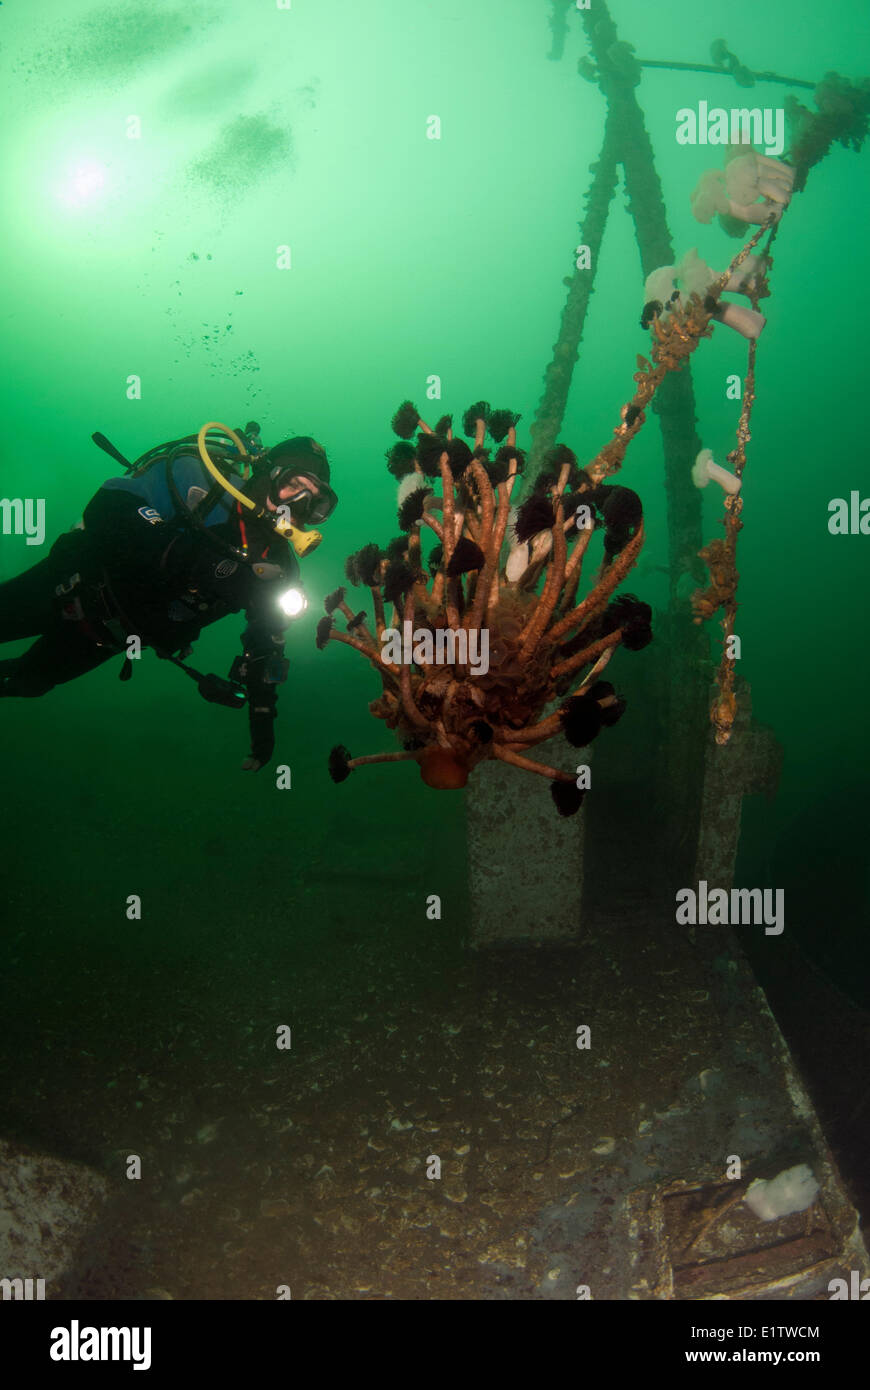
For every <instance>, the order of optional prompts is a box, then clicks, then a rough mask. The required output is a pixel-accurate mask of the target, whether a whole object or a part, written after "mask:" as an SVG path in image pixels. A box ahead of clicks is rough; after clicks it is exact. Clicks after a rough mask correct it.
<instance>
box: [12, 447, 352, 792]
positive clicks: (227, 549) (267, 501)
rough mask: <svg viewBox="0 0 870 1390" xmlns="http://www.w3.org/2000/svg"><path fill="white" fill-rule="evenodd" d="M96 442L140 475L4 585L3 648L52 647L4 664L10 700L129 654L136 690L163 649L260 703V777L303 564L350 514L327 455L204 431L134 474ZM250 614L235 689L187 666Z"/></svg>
mask: <svg viewBox="0 0 870 1390" xmlns="http://www.w3.org/2000/svg"><path fill="white" fill-rule="evenodd" d="M92 437H93V440H94V442H95V443H96V444H98V445H99V447H100V448H101V449H104V450H105V452H106V453H108V454H110V455H111V456H112V457H113V458H114V459H116V460H117V461H118V462H119V463H121V464H123V465H124V467H125V469H126V476H124V477H113V478H109V479H108V480H107V481H106V482H105V483H104V484H103V485H102V487H101V488H100V489H99V490H98V491H97V493H96V494H95V495H94V497H92V498H91V500H90V502H89V503H88V505H87V506H86V508H85V510H84V515H83V520H82V522H81V523H80V524H79V525H78V526H77V527H74V528H73V529H72V530H71V531H68V532H66V533H65V534H64V535H62V536H60V537H59V538H58V539H57V540H56V541H55V543H54V545H53V546H52V547H51V550H50V552H49V554H48V555H47V556H46V558H45V559H44V560H42V561H40V562H39V563H38V564H36V565H34V566H33V567H32V568H31V569H29V570H27V571H25V573H24V574H20V575H18V576H17V577H16V578H15V579H10V580H8V581H7V582H6V583H3V584H0V642H13V641H16V640H20V639H21V638H25V637H37V639H38V640H37V641H36V642H35V643H34V644H33V646H31V647H30V648H29V649H28V650H27V651H26V652H24V653H23V654H22V655H21V656H18V657H14V658H12V659H9V660H0V696H19V697H24V698H33V697H36V696H40V695H45V694H47V692H48V691H49V690H52V689H53V688H54V687H55V686H56V685H62V684H64V683H65V682H67V681H71V680H75V679H76V678H77V677H78V676H82V675H84V674H85V673H86V672H88V671H92V670H94V669H95V668H96V667H98V666H101V665H102V664H103V663H104V662H106V661H109V660H110V659H111V658H112V657H113V656H115V655H118V654H120V653H123V654H124V660H123V663H122V667H121V672H120V677H121V679H122V680H128V679H129V678H130V677H131V676H132V674H133V660H132V659H131V658H133V657H136V656H138V655H139V654H140V651H141V649H142V648H145V647H151V648H152V649H153V650H154V651H155V652H156V653H157V655H158V656H159V657H162V658H164V659H167V660H169V661H172V662H173V663H174V664H175V665H176V666H179V667H180V668H181V669H182V670H183V671H184V672H185V673H186V674H187V675H188V676H190V677H191V678H192V679H193V680H195V681H196V682H197V685H198V688H199V692H200V694H201V695H202V696H203V697H204V698H205V699H206V700H210V701H212V702H214V703H217V704H223V705H227V706H229V707H231V708H236V709H240V708H243V707H244V705H245V704H246V703H247V706H248V722H249V727H250V737H251V746H250V753H249V756H248V757H247V758H246V760H245V761H244V762H243V764H242V767H243V769H244V770H245V771H258V770H259V769H260V768H262V767H264V766H265V765H266V763H267V762H268V761H269V759H270V758H271V756H272V752H273V749H274V729H273V724H274V719H275V716H276V713H277V687H278V685H280V684H282V683H283V682H284V681H285V680H286V677H287V670H288V666H289V663H288V661H287V660H286V658H285V656H284V630H285V629H286V627H287V626H288V624H289V622H290V619H291V618H292V617H294V616H295V615H296V614H297V613H299V612H301V611H302V610H303V609H304V608H305V606H306V603H305V598H304V596H303V593H302V591H301V588H300V587H299V583H298V579H299V563H298V560H297V558H296V556H297V555H304V554H305V553H307V552H308V551H310V550H312V549H314V547H315V546H316V545H317V544H319V542H320V539H321V536H320V533H319V532H318V531H316V530H312V529H308V528H310V526H311V525H312V524H315V525H316V524H318V523H320V522H322V521H325V520H326V518H327V517H328V516H330V515H331V513H332V512H333V511H334V509H335V507H336V505H337V500H338V499H337V498H336V495H335V493H334V492H333V490H332V488H331V487H330V485H329V476H330V472H329V461H328V459H327V457H326V453H325V451H324V449H323V447H322V445H320V444H318V443H317V442H316V440H314V439H312V438H310V437H309V436H299V437H295V438H289V439H285V440H282V442H281V443H280V444H275V445H273V446H272V448H270V449H266V448H264V447H263V446H262V445H261V443H260V439H259V426H258V425H257V424H256V422H254V421H251V422H250V423H249V424H248V425H246V426H245V429H244V430H239V431H234V430H231V429H228V428H227V427H226V426H225V425H219V424H216V423H213V422H212V423H209V424H207V425H203V426H202V428H201V429H200V431H199V433H198V434H197V435H187V436H185V437H184V438H182V439H177V440H171V441H170V442H169V443H166V444H160V445H157V446H156V447H155V448H153V449H149V450H148V452H147V453H146V454H143V455H142V456H141V457H140V458H139V459H137V460H136V461H135V463H132V464H131V463H128V462H127V460H126V459H125V458H124V457H123V455H122V454H120V453H119V452H118V450H117V449H115V447H114V445H112V444H111V443H110V442H109V440H108V439H106V437H105V435H102V434H95V435H93V436H92ZM216 460H217V462H216ZM294 552H295V553H294ZM241 611H244V613H245V617H246V620H247V625H246V627H245V630H244V632H243V634H242V652H241V655H239V656H237V657H236V659H235V661H234V662H233V665H232V668H231V670H230V673H229V678H228V679H227V680H223V679H221V678H220V677H218V676H215V675H203V674H202V673H201V672H199V671H197V670H195V669H194V668H193V667H191V666H189V665H187V664H186V662H185V660H184V658H186V657H187V656H189V655H190V652H191V649H192V644H193V643H194V642H195V641H196V639H197V637H198V636H199V634H200V632H201V630H202V629H203V628H204V627H206V626H208V625H209V624H211V623H214V622H217V621H218V619H220V618H223V617H225V616H226V615H227V614H229V613H238V612H241Z"/></svg>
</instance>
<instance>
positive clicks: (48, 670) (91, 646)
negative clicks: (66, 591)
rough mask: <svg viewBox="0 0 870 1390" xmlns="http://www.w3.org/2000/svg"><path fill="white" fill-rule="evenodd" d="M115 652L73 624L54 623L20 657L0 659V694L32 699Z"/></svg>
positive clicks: (97, 663) (101, 662) (93, 667)
mask: <svg viewBox="0 0 870 1390" xmlns="http://www.w3.org/2000/svg"><path fill="white" fill-rule="evenodd" d="M116 655H117V653H116V652H114V651H112V649H111V648H109V647H98V646H97V645H96V643H95V642H92V641H90V639H89V638H87V637H85V635H84V634H83V633H82V632H81V631H79V627H78V624H77V623H70V624H69V625H68V626H61V625H60V624H56V625H55V626H54V627H53V628H52V629H51V631H50V632H47V633H46V634H45V636H44V637H40V639H39V641H38V642H34V644H33V646H32V647H29V648H28V650H27V651H26V652H24V654H23V655H22V656H19V657H17V658H16V659H14V660H12V661H3V662H0V696H16V697H18V698H20V699H30V700H32V699H36V698H38V697H39V696H40V695H47V694H48V692H49V690H53V689H54V687H55V686H56V685H64V684H65V683H66V682H67V681H73V680H76V678H77V677H78V676H84V675H86V674H87V672H88V671H93V670H95V669H96V667H97V666H102V665H103V663H104V662H105V661H109V660H111V658H112V657H113V656H116Z"/></svg>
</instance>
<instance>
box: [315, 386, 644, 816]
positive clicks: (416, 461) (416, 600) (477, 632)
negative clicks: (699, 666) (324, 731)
mask: <svg viewBox="0 0 870 1390" xmlns="http://www.w3.org/2000/svg"><path fill="white" fill-rule="evenodd" d="M638 414H639V412H638ZM518 418H519V417H518V416H517V415H515V414H514V413H513V412H512V411H509V410H491V409H490V407H489V405H488V404H487V403H486V402H485V401H478V402H476V403H475V404H474V405H473V406H471V407H470V408H469V409H468V410H467V411H466V412H465V414H464V416H463V421H462V429H463V432H464V434H465V436H466V437H465V439H463V438H462V437H461V435H459V434H457V433H454V430H453V422H452V418H451V417H450V416H444V417H443V418H442V419H440V420H439V421H438V422H437V423H436V424H435V426H434V427H430V426H429V425H428V424H426V422H425V421H423V420H421V419H420V417H419V414H418V411H417V409H416V407H415V406H414V405H412V404H411V402H409V401H406V402H405V403H404V405H402V406H401V407H400V408H399V410H398V411H397V413H396V415H395V417H394V419H393V422H392V424H393V429H394V431H395V433H396V434H397V435H398V436H399V439H398V442H397V443H396V444H394V445H393V447H392V448H391V449H390V450H389V451H388V453H387V464H388V468H389V470H390V472H391V473H392V474H393V475H394V476H395V477H396V478H397V479H399V482H400V486H399V512H398V523H399V527H400V530H401V534H400V535H398V536H397V537H396V538H395V539H394V540H393V541H391V542H390V544H389V545H388V546H387V547H386V549H383V550H382V549H381V548H380V547H379V546H378V545H376V544H374V543H372V544H369V545H365V546H363V547H362V549H361V550H359V551H358V552H356V554H354V555H351V556H350V557H349V559H348V561H347V565H346V577H347V579H348V581H349V582H350V583H351V584H352V585H356V586H363V587H365V588H367V589H368V590H369V593H370V596H371V603H372V613H373V617H372V619H371V620H369V618H368V616H367V613H366V612H365V611H363V612H359V613H354V611H353V609H352V608H351V606H350V605H349V604H348V603H347V602H346V591H345V589H344V588H341V589H338V590H336V591H335V593H333V594H330V595H329V597H328V598H327V600H326V604H325V607H326V617H325V618H322V619H321V621H320V624H319V625H318V634H317V642H318V646H319V647H321V648H322V647H324V646H325V645H326V643H327V642H328V641H339V642H343V643H345V644H346V645H348V646H351V647H353V648H355V650H357V651H358V652H359V653H360V654H361V655H362V656H363V657H365V659H366V660H367V661H369V662H370V664H371V665H372V666H373V667H374V669H375V670H376V671H377V672H378V675H379V676H380V678H381V683H382V691H381V694H380V695H379V696H378V698H377V699H375V700H373V701H372V703H371V704H370V706H369V708H370V711H371V713H372V714H373V715H374V716H375V717H376V718H378V719H382V720H384V722H385V723H386V724H387V726H388V727H389V728H391V729H394V730H395V731H396V733H397V734H398V736H399V738H400V740H401V742H402V745H403V747H402V750H401V751H396V752H390V753H380V754H374V755H372V756H367V757H358V758H354V757H351V755H350V753H349V752H348V750H347V749H346V748H344V747H343V746H338V747H336V748H334V749H333V750H332V753H331V755H330V773H331V776H332V778H333V780H334V781H336V782H339V781H343V780H344V779H345V777H347V776H348V774H349V773H350V772H351V771H352V770H353V769H354V768H356V767H359V766H361V765H363V764H365V763H371V762H398V761H402V760H413V761H415V762H416V763H417V764H418V765H419V768H420V773H421V776H422V778H423V780H424V782H425V783H426V784H427V785H428V786H430V787H436V788H439V789H450V788H458V787H462V786H464V785H465V783H466V781H467V780H468V777H469V774H470V773H471V771H472V770H473V769H474V767H475V766H476V765H477V764H478V763H480V762H483V761H484V760H487V759H492V758H494V759H497V760H499V761H501V762H505V763H509V764H510V765H511V766H513V767H516V768H519V769H521V770H522V771H525V772H529V773H534V774H536V775H538V776H542V777H546V778H548V779H549V781H550V782H551V791H552V795H553V799H554V802H555V804H556V807H557V809H558V810H559V812H560V814H562V815H572V814H573V813H574V812H575V811H576V810H577V809H578V808H579V806H580V803H581V801H582V799H583V790H582V789H580V788H578V786H577V785H576V779H575V776H574V774H573V773H567V772H563V771H561V770H560V769H558V768H555V767H550V766H548V765H547V764H546V763H543V762H539V761H537V760H535V759H533V758H532V757H530V756H529V754H530V752H531V751H532V750H533V749H535V748H536V747H537V746H538V745H539V744H543V743H544V742H546V740H547V739H549V738H552V737H553V736H554V735H556V734H559V733H563V734H564V735H565V736H566V737H567V739H568V740H569V742H571V743H572V744H573V745H574V746H575V747H585V746H586V745H588V744H589V743H591V741H592V740H593V739H594V738H595V737H596V736H597V734H598V733H599V732H600V731H601V729H602V728H604V727H605V726H607V725H610V724H614V723H616V721H617V720H618V719H619V718H620V716H621V714H622V712H623V710H624V708H625V702H624V700H623V699H621V697H620V696H619V695H618V694H617V693H616V691H615V690H614V687H613V686H612V685H611V684H610V683H609V682H608V681H605V680H603V679H602V678H601V677H602V673H603V671H604V668H605V667H606V666H607V664H608V662H609V661H610V659H611V657H612V655H613V653H614V651H615V650H616V648H617V647H618V646H623V647H626V648H628V649H629V650H639V649H640V648H641V647H644V646H645V645H646V644H647V642H649V640H650V638H651V636H652V631H651V626H650V619H651V610H650V608H649V606H648V605H647V604H645V603H642V602H641V601H640V600H639V599H637V598H636V597H634V596H633V595H631V594H621V595H618V594H617V592H616V591H617V589H618V588H619V586H620V585H621V584H622V583H623V581H624V580H625V578H626V576H627V575H628V573H629V571H630V570H631V568H632V566H633V565H634V564H635V561H636V559H637V555H638V552H639V550H640V548H641V546H642V544H643V513H642V508H641V503H640V499H639V498H638V496H637V495H636V494H635V493H634V492H632V491H631V490H630V489H628V488H624V487H616V486H608V485H605V484H604V483H603V482H602V481H601V480H600V478H598V477H596V475H595V474H594V473H593V472H592V471H591V470H588V469H582V468H580V467H579V466H578V463H577V459H576V456H575V455H574V454H573V453H572V451H571V450H570V449H569V448H567V447H566V446H565V445H557V446H556V448H554V449H552V450H551V451H550V453H549V455H548V457H547V460H546V470H545V471H544V472H543V473H542V474H541V475H540V477H539V478H538V479H537V480H536V483H535V488H534V491H533V492H532V493H531V494H530V496H529V497H528V498H527V499H526V500H525V501H524V502H523V503H522V505H521V506H519V507H518V508H517V509H516V510H515V511H512V509H511V497H512V493H513V491H514V487H515V484H516V482H517V478H518V477H519V475H520V474H521V472H522V470H523V467H524V464H525V455H524V453H523V451H522V450H521V449H519V448H518V447H517V443H516V424H517V420H518ZM632 423H634V421H633V422H632ZM627 428H628V427H627V426H626V425H625V424H624V423H623V425H622V426H621V429H622V431H623V432H625V431H626V430H627ZM617 433H619V432H617ZM414 436H416V437H414ZM487 439H489V441H490V443H491V445H492V446H494V447H489V446H488V445H487ZM466 441H467V442H466ZM596 531H598V532H599V533H600V535H601V536H603V555H602V556H601V557H600V560H599V561H598V563H597V565H596V571H595V574H594V577H593V580H592V582H591V584H590V585H589V586H588V587H586V591H585V593H583V594H582V596H581V587H582V580H583V578H584V574H583V567H584V560H585V559H586V558H587V551H588V549H589V546H590V541H591V539H592V537H593V533H594V532H596ZM424 540H425V541H427V542H428V541H432V542H434V545H433V547H432V549H431V551H430V552H429V553H428V554H424ZM596 546H597V541H596ZM339 613H341V614H343V615H344V618H345V619H346V620H347V630H346V631H340V630H339V629H338V628H337V626H336V621H337V615H338V614H339ZM393 632H402V633H403V634H407V636H408V637H411V638H412V651H411V653H410V659H402V660H394V659H388V653H390V648H389V643H388V642H387V641H385V640H384V639H385V638H390V635H391V633H393ZM484 633H485V634H486V639H487V644H488V651H487V658H488V659H487V662H486V667H485V669H483V664H482V663H481V666H480V669H479V670H477V671H475V667H474V666H473V664H472V662H471V660H470V658H469V655H468V653H469V650H470V649H471V648H470V645H469V641H470V639H471V638H473V637H476V638H477V639H478V642H477V650H478V651H479V650H480V649H481V646H480V638H481V637H482V635H483V634H484ZM439 637H440V639H441V640H440V641H439ZM436 652H440V653H441V654H442V656H441V659H437V658H436V656H435V653H436ZM445 653H446V656H445V655H444V654H445ZM554 701H559V703H558V706H557V708H556V709H555V710H554V711H553V712H551V713H546V712H545V711H546V707H547V706H548V705H550V704H551V703H552V702H554Z"/></svg>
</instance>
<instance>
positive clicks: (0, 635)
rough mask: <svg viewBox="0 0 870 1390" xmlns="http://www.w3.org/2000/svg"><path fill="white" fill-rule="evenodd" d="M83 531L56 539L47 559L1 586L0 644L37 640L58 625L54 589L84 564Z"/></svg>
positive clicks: (84, 544)
mask: <svg viewBox="0 0 870 1390" xmlns="http://www.w3.org/2000/svg"><path fill="white" fill-rule="evenodd" d="M85 554H86V541H85V537H84V533H83V532H82V531H68V532H66V533H65V534H64V535H62V536H58V538H57V540H56V541H55V543H54V545H53V546H52V547H51V550H50V551H49V553H48V555H46V557H45V559H44V560H40V561H39V563H38V564H36V565H32V566H31V568H30V569H29V570H25V571H24V573H23V574H18V575H16V576H15V578H14V579H7V580H6V582H5V584H0V642H16V641H18V640H19V639H20V638H22V637H36V636H37V635H38V634H39V633H41V632H46V631H47V630H48V629H49V628H50V627H52V626H53V625H54V623H55V622H56V621H57V612H58V599H57V595H56V592H55V591H56V589H57V586H58V585H59V584H62V583H64V582H65V581H66V580H67V579H69V577H70V575H72V574H74V573H75V572H76V570H78V569H80V568H81V566H82V565H83V564H84V562H85Z"/></svg>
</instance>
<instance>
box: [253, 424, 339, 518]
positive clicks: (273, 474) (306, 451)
mask: <svg viewBox="0 0 870 1390" xmlns="http://www.w3.org/2000/svg"><path fill="white" fill-rule="evenodd" d="M266 459H267V461H268V462H267V467H268V470H269V481H270V492H269V497H270V498H271V500H272V502H274V504H275V506H276V507H277V506H280V505H281V504H282V502H286V503H287V504H288V505H289V506H290V509H291V511H292V512H293V513H294V515H295V516H298V518H299V520H300V521H302V522H305V523H307V524H311V523H316V522H319V521H325V520H326V518H327V517H328V516H331V515H332V513H333V512H334V511H335V509H336V507H337V506H338V498H337V496H336V495H335V492H334V491H333V489H332V488H331V487H330V486H329V476H330V473H329V459H328V458H327V456H326V450H325V449H324V447H323V445H322V444H318V442H317V440H316V439H312V438H311V436H310V435H307V434H306V435H296V436H294V437H293V438H291V439H283V440H282V441H281V443H280V444H273V446H272V448H271V449H270V450H269V451H268V453H267V455H266ZM294 477H302V478H304V477H307V478H310V479H311V480H312V482H314V483H316V484H317V496H316V497H312V496H311V495H310V494H305V495H301V496H300V497H298V498H297V499H295V504H294V499H293V498H292V497H290V498H282V497H281V496H280V492H281V488H282V487H284V486H286V483H287V480H288V479H289V478H294Z"/></svg>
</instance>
